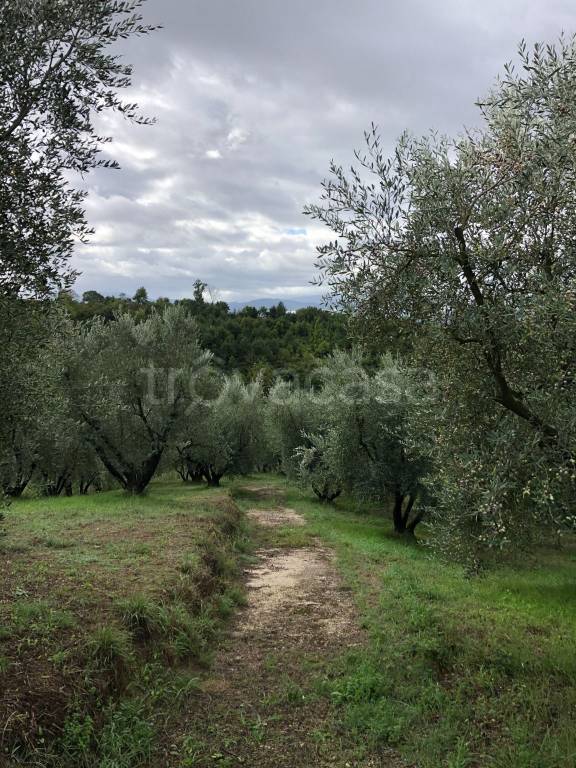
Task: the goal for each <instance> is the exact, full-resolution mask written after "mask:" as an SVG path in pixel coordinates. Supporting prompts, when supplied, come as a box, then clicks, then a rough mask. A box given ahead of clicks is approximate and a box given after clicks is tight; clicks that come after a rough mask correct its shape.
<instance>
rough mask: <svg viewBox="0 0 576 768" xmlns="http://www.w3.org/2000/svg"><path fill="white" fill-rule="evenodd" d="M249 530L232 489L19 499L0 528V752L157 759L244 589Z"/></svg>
mask: <svg viewBox="0 0 576 768" xmlns="http://www.w3.org/2000/svg"><path fill="white" fill-rule="evenodd" d="M244 537H245V534H244V524H243V522H242V516H241V514H240V512H239V510H238V508H237V507H236V505H235V504H234V502H233V501H232V500H231V499H230V497H229V496H228V494H227V493H226V492H225V491H218V490H214V491H211V490H206V489H201V488H194V487H190V486H183V485H182V484H180V483H178V482H168V481H163V482H158V483H156V484H154V485H153V486H152V487H151V489H150V492H149V493H148V494H147V495H146V496H145V497H142V496H140V497H129V496H125V495H124V494H123V493H122V492H120V491H112V492H107V493H101V494H98V495H92V496H84V497H80V496H79V497H74V498H58V499H43V498H37V499H25V500H20V501H17V502H15V503H14V505H13V506H12V507H11V510H10V527H9V532H8V533H7V535H6V536H4V537H3V538H2V539H0V548H1V550H2V553H1V556H2V560H3V573H2V575H3V579H2V585H1V590H2V591H1V595H0V722H2V733H1V738H0V743H1V748H0V749H1V751H0V754H1V755H4V757H5V758H6V759H12V760H14V761H17V762H18V764H20V763H22V762H23V763H24V764H26V765H43V766H70V767H71V768H72V767H74V768H76V767H77V766H84V765H85V766H96V765H98V766H104V765H107V766H108V765H109V766H112V765H114V766H119V767H120V768H124V766H126V768H128V767H130V768H131V767H132V766H135V765H139V764H141V763H142V762H143V761H146V760H150V759H152V758H153V757H154V756H155V757H154V759H158V760H160V759H161V757H159V756H158V755H160V754H161V751H162V749H163V748H164V747H165V746H166V745H164V744H163V741H162V739H163V735H164V734H165V733H166V731H167V728H168V727H169V723H168V721H169V720H170V718H172V717H177V716H178V705H179V704H182V705H183V704H184V702H186V700H187V699H188V698H189V696H190V695H191V693H193V691H194V689H195V686H196V679H197V675H198V671H199V669H200V668H201V667H202V666H203V665H205V664H206V663H208V661H209V659H210V656H211V652H212V648H213V645H214V641H215V638H216V637H217V635H218V633H219V632H220V629H221V627H222V624H223V621H224V620H225V619H226V618H227V617H228V616H229V615H230V613H231V610H232V608H233V606H234V605H235V604H236V603H238V602H239V601H241V599H242V595H241V591H239V589H238V588H237V586H236V581H237V577H238V575H239V571H238V563H239V558H240V557H241V553H242V551H243V549H244V548H245V540H244ZM168 702H170V704H169V706H168ZM175 705H176V706H175ZM167 713H169V714H167ZM0 760H1V758H0Z"/></svg>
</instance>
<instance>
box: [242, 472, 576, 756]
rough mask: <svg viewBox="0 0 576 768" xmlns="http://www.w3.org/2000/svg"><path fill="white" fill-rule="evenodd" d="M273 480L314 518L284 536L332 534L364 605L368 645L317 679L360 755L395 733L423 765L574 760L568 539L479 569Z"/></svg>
mask: <svg viewBox="0 0 576 768" xmlns="http://www.w3.org/2000/svg"><path fill="white" fill-rule="evenodd" d="M262 482H263V479H262V478H259V483H262ZM267 482H268V483H269V484H271V485H272V486H276V487H277V488H278V489H279V491H281V492H282V493H283V495H284V499H285V500H284V502H283V503H285V504H286V505H287V506H289V507H292V508H294V509H296V510H297V511H299V512H300V513H302V514H303V515H304V516H305V517H306V519H307V521H308V525H307V527H306V528H298V529H293V530H291V531H290V530H284V531H283V532H280V534H279V539H278V543H280V544H282V543H283V544H284V545H285V546H290V545H292V544H295V545H298V542H299V541H302V540H308V541H309V540H310V538H311V537H315V536H316V537H318V538H319V539H321V540H322V541H323V542H325V543H328V544H329V545H331V546H333V547H334V548H335V549H336V551H337V553H338V561H339V564H340V567H341V569H342V572H343V574H344V577H345V579H346V581H347V583H348V585H349V586H350V587H351V588H352V590H353V592H354V594H355V597H356V600H357V602H358V605H359V606H360V609H361V615H362V617H363V623H364V625H365V627H366V630H367V636H368V643H367V647H366V648H365V649H362V651H360V652H357V653H355V654H353V655H349V656H347V657H344V658H342V659H341V663H340V664H338V666H337V667H336V668H330V669H326V670H324V672H323V674H322V675H321V676H319V678H318V679H317V681H316V685H317V689H318V691H319V692H320V693H321V694H322V695H326V696H329V697H330V698H331V699H332V700H333V701H334V703H335V727H336V728H337V729H339V730H342V729H343V730H344V731H345V732H346V733H347V734H348V735H349V736H350V738H353V739H354V740H355V741H356V742H357V745H358V750H359V754H361V753H362V751H363V750H369V751H373V750H376V751H377V750H378V749H379V748H380V747H385V746H393V747H395V748H396V749H398V751H399V752H400V753H401V754H402V755H403V756H405V758H406V759H407V760H408V761H410V764H414V765H417V766H419V768H438V767H439V766H446V767H447V768H464V767H465V766H482V768H488V767H490V768H573V766H574V765H576V729H575V728H574V722H575V718H576V548H575V547H574V546H573V545H571V546H566V547H565V548H564V549H563V550H559V549H546V550H541V551H540V552H538V553H536V554H533V555H531V556H527V557H526V559H525V560H524V562H523V563H522V564H521V565H520V564H515V565H514V566H513V567H512V566H509V567H507V568H500V569H498V570H495V571H492V572H490V573H489V574H487V575H484V576H482V577H475V578H471V579H470V578H467V577H466V576H465V574H464V573H463V571H462V569H461V568H459V567H451V566H449V565H446V564H444V563H441V562H439V561H438V560H437V559H435V558H434V557H433V556H432V554H431V553H430V552H429V551H428V550H427V549H426V548H424V547H420V546H414V545H410V544H406V543H404V542H403V541H400V540H398V539H397V538H395V537H394V536H393V534H392V530H391V526H390V524H389V522H388V521H387V520H384V519H383V518H382V515H379V514H377V513H374V512H372V513H365V514H362V513H361V512H357V511H354V509H353V508H352V507H351V506H350V505H349V504H347V503H346V502H345V501H343V502H340V503H338V504H337V506H336V508H330V507H327V506H324V505H321V504H317V503H315V502H314V501H312V500H311V499H310V497H309V496H307V495H304V494H302V493H301V492H299V491H298V490H296V489H294V488H292V487H290V486H287V485H286V484H285V483H284V482H283V481H282V480H280V479H273V478H268V480H267ZM238 498H239V500H240V501H241V499H242V495H241V494H240V495H239V497H238ZM294 537H295V540H293V539H294Z"/></svg>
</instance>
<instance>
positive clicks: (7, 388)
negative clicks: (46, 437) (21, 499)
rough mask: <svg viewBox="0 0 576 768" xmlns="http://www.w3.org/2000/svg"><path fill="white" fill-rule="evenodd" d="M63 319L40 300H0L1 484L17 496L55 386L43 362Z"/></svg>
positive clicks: (34, 457) (31, 466)
mask: <svg viewBox="0 0 576 768" xmlns="http://www.w3.org/2000/svg"><path fill="white" fill-rule="evenodd" d="M62 323H63V319H62V317H61V316H60V315H59V313H58V312H56V311H55V310H54V308H51V309H48V311H46V309H45V308H44V307H42V306H41V305H40V304H39V303H38V302H34V301H22V300H15V301H13V302H12V303H11V305H10V307H7V306H6V304H3V303H1V302H0V349H1V352H0V360H2V361H5V362H6V363H9V364H6V365H0V396H1V400H2V409H1V411H0V489H1V490H2V492H3V493H4V494H5V495H6V496H7V497H9V498H14V497H18V496H20V495H21V494H22V493H23V492H24V490H25V489H26V487H27V485H28V483H29V482H30V481H31V479H32V477H33V475H34V472H35V470H36V467H37V462H38V448H39V443H40V440H41V435H42V433H43V429H44V423H45V415H46V414H47V413H49V412H50V411H51V410H52V406H53V402H54V399H55V394H56V392H57V386H56V381H55V377H54V375H53V369H51V368H50V367H49V366H48V365H47V360H48V356H49V353H48V347H49V346H50V343H51V338H53V337H56V335H58V334H59V333H60V330H61V328H62Z"/></svg>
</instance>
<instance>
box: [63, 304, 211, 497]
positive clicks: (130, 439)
mask: <svg viewBox="0 0 576 768" xmlns="http://www.w3.org/2000/svg"><path fill="white" fill-rule="evenodd" d="M71 346H72V350H71V354H70V355H69V359H68V362H67V365H66V367H65V370H64V374H63V380H64V385H65V389H66V392H67V396H68V397H69V398H70V402H71V406H72V411H73V413H74V415H75V417H76V418H77V419H78V420H79V421H80V422H81V424H82V429H83V433H84V436H85V440H86V441H87V442H88V443H89V444H90V445H91V446H92V447H93V449H94V451H95V452H96V454H97V455H98V457H99V459H100V460H101V461H102V463H103V465H104V466H105V467H106V469H107V470H108V472H109V473H110V474H111V475H112V477H114V479H115V480H116V481H117V482H118V483H120V485H121V486H122V487H123V488H124V489H125V490H127V491H129V492H131V493H142V492H143V491H144V490H145V489H146V487H147V485H148V483H149V482H150V480H151V479H152V477H153V476H154V474H155V472H156V470H157V468H158V465H159V463H160V460H161V459H162V457H163V455H164V452H165V451H166V450H167V448H168V447H169V445H170V444H171V442H172V441H173V440H175V438H176V435H177V430H178V426H179V421H180V420H181V419H183V418H185V416H186V414H187V411H188V410H189V409H193V408H194V407H195V406H196V404H197V401H198V400H199V397H200V396H199V395H198V393H197V392H196V384H197V381H198V379H199V378H200V377H201V376H202V375H203V374H204V373H205V371H206V369H207V367H208V365H209V364H210V360H211V355H210V354H209V353H208V352H205V351H203V350H202V349H201V347H200V344H199V341H198V331H197V327H196V323H195V321H194V320H193V318H191V317H190V316H189V315H188V314H187V313H186V310H185V309H184V308H183V307H179V306H168V307H166V308H165V309H164V311H163V312H156V313H155V314H153V315H152V316H151V317H149V318H148V319H147V320H144V321H143V322H140V323H138V322H137V321H135V320H134V318H133V317H131V316H130V315H126V314H125V315H119V316H118V317H117V318H116V319H115V320H114V321H113V322H110V323H103V322H100V321H95V322H93V323H91V324H89V325H87V326H85V327H83V328H81V329H80V330H78V332H77V335H76V338H75V342H74V344H73V345H71Z"/></svg>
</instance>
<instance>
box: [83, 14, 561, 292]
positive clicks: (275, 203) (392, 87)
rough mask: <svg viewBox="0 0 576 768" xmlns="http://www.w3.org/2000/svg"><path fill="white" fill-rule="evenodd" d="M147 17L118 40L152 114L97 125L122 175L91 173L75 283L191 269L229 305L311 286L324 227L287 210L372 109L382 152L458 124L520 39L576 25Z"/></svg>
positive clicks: (404, 17)
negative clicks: (148, 29) (139, 29)
mask: <svg viewBox="0 0 576 768" xmlns="http://www.w3.org/2000/svg"><path fill="white" fill-rule="evenodd" d="M145 15H146V18H147V19H148V20H149V21H150V22H152V23H155V22H159V23H162V24H163V25H164V29H163V30H161V31H158V32H157V33H155V34H154V35H152V36H150V37H149V38H144V39H141V40H134V41H128V42H127V43H126V45H125V47H124V51H125V55H126V58H127V60H129V61H132V62H133V63H134V65H135V78H134V89H133V91H134V96H135V98H137V99H138V100H139V101H140V103H141V104H142V106H143V109H144V111H145V112H147V113H149V114H150V113H151V114H155V115H156V116H157V118H158V123H157V124H156V125H155V126H153V127H149V128H143V127H138V126H131V125H127V124H126V123H122V122H120V121H119V120H116V119H107V120H106V123H105V124H104V126H103V129H104V130H110V131H111V133H113V134H114V136H115V137H116V142H115V143H114V144H112V145H111V147H110V151H111V153H112V154H113V155H114V156H116V157H118V159H119V160H120V161H121V164H122V166H123V170H122V171H120V172H97V173H95V174H94V175H93V176H92V177H91V178H90V179H89V180H88V190H89V198H88V215H89V219H90V221H91V223H92V224H93V226H94V227H95V229H96V233H95V235H94V237H93V239H92V242H91V243H90V245H89V246H87V247H79V248H78V249H77V253H76V256H75V266H76V267H77V268H79V269H80V270H81V271H82V272H83V276H82V277H81V278H80V279H79V281H78V284H77V290H79V291H83V290H87V289H88V288H95V289H98V290H104V291H106V292H118V291H126V292H128V293H131V292H133V291H134V290H135V288H136V287H138V286H139V285H141V284H145V285H146V286H147V287H148V289H149V292H150V293H151V294H152V295H169V296H174V297H177V296H181V295H183V294H185V293H189V292H190V290H191V288H190V286H191V285H192V282H193V280H194V278H195V277H200V278H202V279H203V280H205V281H207V282H209V283H210V284H211V285H212V286H214V288H216V289H218V290H219V291H220V292H221V293H222V295H224V296H225V297H226V298H229V299H249V298H252V297H255V296H266V295H274V294H276V295H283V292H284V293H286V295H294V293H295V292H297V291H300V292H301V294H311V293H313V294H316V293H317V288H311V286H310V283H309V281H310V280H311V279H312V278H313V276H314V266H313V265H314V259H315V251H314V246H315V245H316V244H317V243H318V242H319V241H320V240H321V237H322V233H321V232H319V231H318V229H317V228H315V227H312V226H311V222H310V221H308V220H307V219H306V218H305V217H304V216H303V215H302V207H303V205H304V204H305V203H306V202H308V201H310V200H313V199H315V198H316V197H317V195H318V193H319V185H320V181H321V179H322V178H323V177H324V175H325V174H326V171H327V168H328V163H329V161H330V159H331V158H334V159H336V160H337V161H338V162H342V163H344V164H347V163H349V162H350V161H351V159H352V151H353V149H354V148H355V147H357V146H359V145H360V144H361V142H362V133H363V131H364V129H366V128H367V127H368V126H369V125H370V122H371V121H375V122H377V123H378V124H379V125H380V127H381V130H382V134H383V138H384V142H385V144H386V145H387V146H389V147H390V148H391V147H392V146H393V142H394V141H395V139H396V137H397V136H398V134H399V133H400V132H401V131H402V130H403V129H405V128H406V129H409V130H411V131H412V132H414V133H423V132H425V131H427V130H428V129H429V128H436V129H439V130H441V131H446V132H451V133H455V132H458V131H459V130H460V129H461V127H462V125H463V124H467V125H471V124H473V123H474V122H475V121H476V120H477V112H476V110H475V108H474V100H475V99H476V98H477V97H478V96H481V95H482V94H484V93H485V92H486V91H487V90H488V89H489V87H490V86H491V84H492V82H493V80H494V77H495V75H496V74H497V73H498V72H499V71H501V69H502V65H503V63H504V62H505V61H507V60H509V59H510V58H513V56H514V51H515V48H516V44H517V42H518V40H519V39H520V38H521V37H525V38H526V39H527V40H528V41H529V42H533V41H534V40H537V39H545V40H549V39H553V38H555V37H557V36H558V34H559V33H560V32H561V31H562V30H566V31H567V32H570V31H572V29H573V28H574V26H575V24H574V19H575V14H574V11H573V10H572V2H571V0H570V1H569V0H550V1H549V2H544V0H509V2H507V3H502V2H501V0H500V1H499V2H495V0H487V1H486V2H484V3H481V4H480V3H477V2H476V1H474V2H473V1H472V0H465V1H462V0H445V1H444V2H442V3H430V2H427V1H426V0H408V1H407V2H404V3H395V2H392V1H391V0H358V2H354V3H352V2H350V1H349V0H314V2H311V0H290V1H289V2H288V1H287V0H241V1H240V0H235V1H234V0H149V2H148V3H146V5H145ZM301 229H304V230H305V234H300V235H297V236H294V235H289V234H287V232H288V230H301ZM328 236H329V233H326V237H328Z"/></svg>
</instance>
